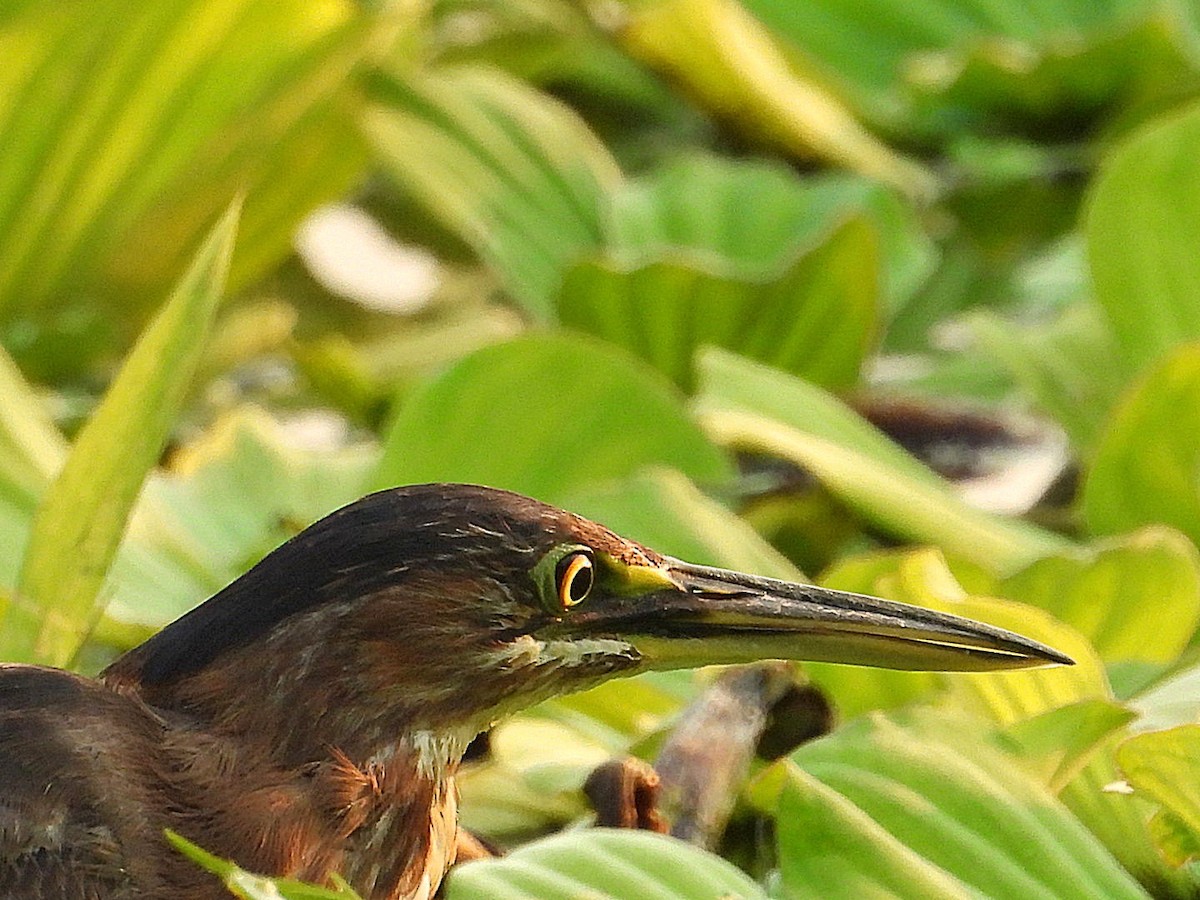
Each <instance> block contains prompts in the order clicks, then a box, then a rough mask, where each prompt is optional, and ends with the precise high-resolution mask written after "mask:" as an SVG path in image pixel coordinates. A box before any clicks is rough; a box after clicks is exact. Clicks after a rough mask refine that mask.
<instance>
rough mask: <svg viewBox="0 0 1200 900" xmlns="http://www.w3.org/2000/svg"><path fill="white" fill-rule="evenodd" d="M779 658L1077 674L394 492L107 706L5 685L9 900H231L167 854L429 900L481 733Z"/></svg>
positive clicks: (44, 672)
mask: <svg viewBox="0 0 1200 900" xmlns="http://www.w3.org/2000/svg"><path fill="white" fill-rule="evenodd" d="M764 658H778V659H810V660H828V661H834V662H845V663H857V664H866V665H874V666H885V667H890V668H902V669H931V670H946V671H949V670H963V671H982V670H990V669H1009V668H1019V667H1024V666H1037V665H1045V664H1051V663H1070V662H1071V661H1070V659H1068V658H1067V657H1065V656H1063V655H1062V654H1061V653H1058V652H1057V651H1055V650H1052V649H1051V648H1049V647H1046V646H1043V645H1041V644H1039V643H1036V642H1034V641H1031V640H1028V639H1026V638H1024V637H1021V636H1019V635H1016V634H1013V633H1011V632H1007V631H1003V630H1001V629H998V628H993V627H990V626H988V625H982V624H978V623H975V622H972V621H970V620H967V619H962V618H958V617H955V616H950V615H944V614H941V613H937V612H932V611H928V610H924V609H919V608H915V607H910V606H905V605H902V604H898V603H891V602H887V601H883V600H878V599H874V598H871V597H866V596H861V595H857V594H849V593H842V592H838V591H832V590H826V589H823V588H818V587H814V586H812V585H806V584H792V583H788V582H783V581H776V580H772V579H769V578H760V577H756V576H753V575H744V574H740V573H736V572H729V571H725V570H722V569H714V568H707V567H704V566H695V565H689V564H687V563H683V562H680V561H678V560H675V559H671V558H669V557H665V556H662V555H660V554H658V553H656V552H655V551H653V550H651V549H649V548H647V547H644V546H641V545H640V544H637V543H634V542H633V541H629V540H625V539H624V538H621V537H618V536H617V535H615V534H613V533H612V532H611V531H609V530H608V529H606V528H604V527H603V526H601V525H598V524H596V523H594V522H591V521H588V520H587V519H584V518H581V517H579V516H576V515H573V514H571V513H568V512H564V511H563V510H560V509H556V508H554V507H552V506H547V505H545V504H543V503H539V502H537V501H535V500H530V499H528V498H526V497H522V496H519V495H517V494H512V493H508V492H505V491H499V490H495V489H491V488H484V487H476V486H469V485H452V484H431V485H419V486H410V487H401V488H396V489H394V490H388V491H382V492H380V493H377V494H372V495H370V496H368V497H365V498H363V499H362V500H359V501H357V502H355V503H352V504H350V505H349V506H347V507H345V508H343V509H341V510H339V511H337V512H335V513H333V514H331V515H330V516H328V517H326V518H325V519H323V520H321V521H319V522H317V523H316V524H315V525H313V526H312V527H310V528H308V529H307V530H305V531H303V532H302V533H300V534H299V535H297V536H296V537H295V538H293V539H292V540H290V541H288V542H287V543H285V544H284V545H282V546H281V547H279V548H278V549H276V550H275V551H274V552H272V553H270V554H269V555H268V556H266V557H265V558H264V559H263V560H262V561H261V562H259V563H258V564H257V565H256V566H254V568H252V569H251V570H250V571H249V572H248V573H246V574H245V575H244V576H242V577H241V578H239V579H238V580H236V581H234V582H233V583H232V584H230V585H229V586H228V587H226V588H225V589H224V590H222V591H220V592H219V593H217V594H216V595H215V596H213V597H212V598H211V599H209V600H208V601H206V602H205V603H203V604H201V605H200V606H198V607H197V608H196V609H194V610H192V611H191V612H189V613H188V614H187V615H185V616H183V617H182V618H181V619H179V620H177V621H176V622H174V623H173V624H171V625H169V626H167V627H166V628H165V629H163V630H162V631H161V632H159V633H158V634H156V635H155V636H154V637H152V638H150V639H149V640H148V641H146V642H145V643H144V644H142V645H141V646H139V647H137V648H135V649H133V650H131V651H130V652H129V653H127V654H125V655H124V656H122V657H121V658H120V659H118V660H117V661H116V662H114V663H113V664H112V665H111V666H109V667H108V668H107V669H106V670H105V671H104V672H103V673H101V675H100V676H99V678H98V679H96V680H91V679H87V678H83V677H80V676H77V675H72V674H69V673H67V672H63V671H59V670H56V669H47V668H40V667H36V666H25V665H6V666H3V667H0V897H4V898H18V897H19V898H22V900H38V898H51V897H53V898H56V900H60V898H126V897H128V898H134V897H177V898H209V897H220V896H225V894H224V892H223V891H224V889H223V888H222V887H221V885H220V884H219V883H218V882H217V880H216V879H215V878H213V877H212V876H210V875H208V874H206V873H204V872H202V871H201V870H199V869H198V868H196V867H194V866H193V864H192V863H191V862H190V861H188V860H187V859H185V858H184V857H182V856H180V855H179V854H177V853H175V852H174V851H172V850H171V849H169V847H168V845H167V844H166V842H165V840H164V836H163V832H164V829H166V828H171V829H174V830H175V831H177V832H179V833H180V834H182V835H184V836H185V837H187V838H188V839H190V840H192V841H194V842H196V843H197V844H199V845H200V846H202V847H205V848H206V849H208V850H210V851H212V852H214V853H217V854H220V855H223V856H226V857H229V858H232V859H234V860H236V861H237V862H239V863H240V864H241V865H242V866H244V867H246V868H248V869H252V870H255V871H258V872H263V873H268V874H277V875H287V876H291V877H295V878H301V879H305V880H309V881H315V882H324V881H326V880H327V879H328V878H329V876H330V875H331V873H335V872H338V873H341V874H342V875H343V876H344V877H345V878H346V879H347V880H348V881H349V882H350V884H351V885H353V886H354V887H355V888H356V889H357V890H358V891H359V892H360V893H361V894H362V895H363V896H364V897H369V898H428V897H431V896H432V895H433V893H434V892H435V891H436V890H437V887H438V885H439V883H440V882H441V880H442V876H443V875H444V874H445V872H446V869H447V868H448V866H449V865H450V864H451V863H452V862H453V861H454V856H455V849H456V840H457V812H456V793H455V788H454V775H455V771H456V768H457V767H458V765H459V762H460V759H461V757H462V754H463V751H464V749H465V748H466V746H467V744H468V742H469V741H470V740H471V739H472V738H473V737H474V736H475V735H476V734H477V733H479V732H480V731H481V730H483V729H486V728H488V727H489V726H490V725H491V724H492V723H493V722H495V721H496V720H497V719H498V718H500V717H502V716H505V715H507V714H509V713H511V712H513V711H514V710H518V709H521V708H523V707H526V706H529V705H530V704H533V703H537V702H538V701H540V700H544V699H546V698H548V697H553V696H556V695H559V694H564V693H567V692H570V691H577V690H580V689H583V688H586V687H589V686H591V685H595V684H597V683H598V682H601V681H604V680H606V679H609V678H614V677H619V676H626V675H633V674H635V673H638V672H644V671H647V670H651V669H673V668H680V667H689V666H696V665H700V664H709V663H736V662H746V661H752V660H758V659H764Z"/></svg>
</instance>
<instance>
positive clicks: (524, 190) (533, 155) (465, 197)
mask: <svg viewBox="0 0 1200 900" xmlns="http://www.w3.org/2000/svg"><path fill="white" fill-rule="evenodd" d="M374 98H375V100H376V102H375V103H374V104H373V105H372V106H371V108H370V109H369V110H368V113H367V115H366V117H365V123H364V124H365V128H366V130H367V134H368V135H369V136H370V138H371V141H372V144H373V145H374V147H375V148H376V150H377V152H378V154H379V156H380V159H381V160H382V162H383V164H384V167H385V169H386V170H387V172H388V174H390V175H391V176H392V177H393V178H394V179H395V180H396V181H397V182H398V183H399V184H400V185H401V186H402V187H403V188H404V189H405V190H407V191H409V192H410V193H411V194H412V195H413V196H414V197H415V198H416V199H417V200H418V201H419V202H421V203H422V204H423V205H424V206H425V207H426V208H427V209H428V211H429V213H430V214H431V215H433V216H434V217H435V218H436V219H437V220H438V221H440V222H442V223H443V224H444V225H446V226H447V227H449V228H450V229H451V230H452V231H453V232H454V233H455V234H456V235H457V236H458V237H460V238H461V239H462V240H464V241H465V242H466V243H467V244H468V245H470V246H471V247H472V248H473V249H474V250H475V252H476V253H478V254H479V256H480V257H481V258H482V259H483V260H484V261H485V262H486V263H488V265H490V266H491V267H492V268H493V269H495V271H496V272H497V274H498V275H499V276H500V277H501V279H502V280H503V282H504V285H505V287H506V288H507V289H508V292H509V293H510V294H511V295H512V296H513V297H514V298H516V299H517V300H518V301H520V302H521V304H522V305H523V306H525V308H526V309H528V310H529V311H530V312H531V313H533V314H534V315H535V316H537V317H538V318H541V319H547V318H549V317H550V313H551V297H552V296H553V294H554V292H555V290H556V289H557V287H558V284H559V282H560V280H561V278H562V274H563V271H564V270H565V269H566V268H567V266H569V265H570V264H571V263H572V262H574V261H575V260H576V259H577V258H579V257H580V256H582V255H584V254H585V253H586V252H588V251H590V250H591V249H593V248H595V247H597V246H599V244H600V242H601V217H602V211H603V208H604V202H605V193H606V191H607V190H609V189H611V188H612V187H614V186H615V185H616V184H617V183H618V182H619V180H620V172H619V170H618V169H617V166H616V163H615V162H614V161H613V160H612V158H611V157H610V156H609V155H608V152H607V151H606V150H605V149H604V147H603V145H602V144H601V143H600V142H599V140H597V138H596V137H595V136H594V135H593V134H592V133H591V132H590V131H589V130H588V128H587V126H586V125H585V124H584V123H583V121H582V120H581V119H579V118H578V117H577V116H576V115H575V113H573V112H572V111H571V110H570V109H569V108H567V107H566V106H564V105H563V104H561V103H559V102H558V101H556V100H553V99H551V98H550V97H549V96H547V95H545V94H542V93H540V92H538V91H536V90H534V89H532V88H530V87H527V86H526V85H524V84H522V83H520V82H518V81H515V80H512V79H510V78H509V77H508V76H505V75H504V74H503V73H502V72H500V71H498V70H490V69H483V68H472V67H461V68H446V69H442V70H439V71H437V72H434V73H431V74H425V75H420V76H412V77H411V78H410V79H409V80H408V81H403V82H402V81H399V80H390V81H381V82H378V83H377V85H376V89H375V91H374Z"/></svg>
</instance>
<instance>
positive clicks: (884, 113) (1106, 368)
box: [0, 0, 1200, 898]
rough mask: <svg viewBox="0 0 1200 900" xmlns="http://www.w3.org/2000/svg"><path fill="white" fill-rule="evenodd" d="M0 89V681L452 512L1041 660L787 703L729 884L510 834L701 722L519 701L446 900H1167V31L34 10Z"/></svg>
mask: <svg viewBox="0 0 1200 900" xmlns="http://www.w3.org/2000/svg"><path fill="white" fill-rule="evenodd" d="M0 58H3V59H4V61H5V64H4V66H3V71H2V72H0V134H3V135H4V148H5V152H4V153H3V154H2V155H0V343H2V346H3V350H2V352H0V622H2V625H0V650H2V652H3V654H4V655H5V656H6V657H8V658H12V659H19V660H24V661H34V662H52V663H58V664H62V663H68V662H69V663H70V664H72V665H74V666H75V667H76V668H78V669H81V670H84V671H95V670H96V669H98V668H99V667H100V666H102V665H103V664H104V663H105V662H107V661H108V660H110V659H111V658H112V657H113V656H114V655H115V654H117V653H119V652H121V651H122V650H124V649H126V648H128V647H129V646H131V645H132V644H134V643H136V642H137V641H139V640H141V639H143V638H144V637H145V636H146V635H147V634H148V633H150V632H151V631H152V630H153V629H154V628H157V627H160V626H161V625H162V624H164V623H166V622H168V621H170V620H171V619H173V618H174V617H176V616H178V615H180V614H181V613H183V612H184V611H186V610H187V609H189V608H190V607H191V606H193V605H194V604H196V603H198V602H200V601H201V600H203V599H204V598H205V597H206V596H208V595H210V594H211V593H213V592H214V591H216V590H217V589H219V588H220V587H221V586H222V585H224V584H225V583H227V582H228V581H229V580H230V579H232V578H234V577H236V576H237V575H238V574H239V573H240V572H242V571H244V570H245V569H246V568H247V567H248V566H250V565H251V564H253V562H255V561H256V560H257V559H258V558H259V557H260V556H261V555H262V554H264V553H265V552H267V551H268V550H270V549H271V548H272V547H273V546H275V545H276V544H278V543H279V542H281V541H282V540H284V539H286V538H287V537H289V536H290V535H292V534H294V533H295V532H297V531H298V530H300V529H302V528H303V527H305V526H306V525H307V524H308V523H310V522H312V521H313V520H314V519H316V518H318V517H319V516H321V515H323V514H324V513H326V512H328V511H330V510H332V509H334V508H336V507H337V506H339V505H341V504H343V503H346V502H348V501H350V500H352V499H353V498H354V497H356V496H358V495H359V494H361V493H363V492H364V491H366V490H368V489H370V488H376V487H385V486H389V485H392V484H396V483H402V482H407V481H414V480H435V479H436V480H474V481H482V482H487V483H490V484H494V485H497V486H501V487H508V488H512V489H516V490H521V491H524V492H526V493H530V494H533V495H535V496H538V497H541V498H544V499H547V500H549V501H552V502H555V503H559V504H561V505H566V506H568V507H570V508H573V509H576V510H578V511H579V512H581V513H584V514H587V515H591V516H593V517H596V518H599V519H601V520H603V521H605V522H606V523H607V524H609V525H610V526H612V527H614V528H615V529H617V530H618V531H622V532H624V533H626V534H628V535H630V536H632V537H635V538H639V539H641V540H644V541H646V542H647V543H649V544H651V545H653V546H655V547H656V548H657V549H659V550H661V551H664V552H667V553H672V554H675V555H678V556H681V557H685V558H689V559H693V560H696V561H698V562H705V563H711V564H716V565H723V566H728V567H733V568H739V569H745V570H752V571H756V572H761V573H764V574H770V575H776V576H779V577H785V578H796V577H800V573H801V570H807V571H808V572H809V574H810V575H816V576H820V577H821V578H822V580H823V581H824V582H825V583H828V584H830V585H832V586H836V587H839V588H844V589H850V590H858V591H865V592H869V593H874V594H878V595H881V596H885V597H891V598H895V599H899V600H903V601H906V602H910V603H917V604H920V605H924V606H929V607H934V608H938V609H944V610H948V611H952V612H956V613H959V614H964V615H969V616H973V617H976V618H979V619H983V620H986V621H989V622H993V623H995V624H998V625H1001V626H1004V627H1009V628H1012V629H1014V630H1017V631H1020V632H1022V633H1025V634H1028V635H1030V636H1031V637H1035V638H1039V639H1041V640H1044V641H1046V642H1048V643H1050V644H1053V645H1054V646H1056V647H1059V648H1060V649H1063V650H1065V651H1067V652H1069V653H1070V654H1071V655H1072V656H1074V657H1075V659H1076V660H1077V661H1078V663H1079V664H1078V665H1077V666H1075V667H1074V668H1072V669H1053V670H1039V671H1030V672H1021V673H1013V674H1000V675H962V676H941V675H935V674H928V673H903V672H886V671H878V670H869V669H855V668H850V667H836V666H830V665H812V666H806V667H805V671H804V676H803V677H805V678H808V679H811V681H812V682H814V683H815V684H817V685H819V686H820V688H821V689H822V690H823V691H824V692H825V693H826V694H827V695H828V696H829V698H830V699H831V701H832V702H833V703H834V705H835V706H836V707H837V709H838V710H839V711H840V714H841V716H842V719H843V720H844V724H843V725H841V726H840V727H839V728H837V729H835V731H834V732H833V733H832V734H831V735H829V736H827V737H825V738H822V739H819V740H817V741H815V742H813V743H811V744H809V745H806V746H804V747H801V748H800V749H798V750H796V751H795V752H793V753H792V754H791V755H789V756H788V757H786V758H785V759H783V760H780V761H776V762H774V763H772V764H770V765H760V766H759V767H758V771H757V772H756V774H755V775H754V776H753V777H752V778H751V780H750V782H749V783H748V784H747V785H746V786H745V788H744V790H743V796H742V797H741V798H740V800H741V802H740V804H739V806H738V809H737V810H736V811H735V815H734V823H735V824H734V827H731V829H730V835H729V837H728V840H727V842H726V844H725V846H723V847H722V848H720V850H721V852H722V853H723V854H724V855H725V857H726V859H722V858H721V857H720V856H718V855H716V854H713V853H708V852H706V851H701V850H698V849H693V848H684V847H682V846H680V845H677V844H675V843H672V842H671V841H670V840H668V839H666V838H661V837H657V836H653V835H640V834H615V833H610V832H603V831H593V832H589V831H579V830H568V831H566V832H564V833H558V834H552V833H553V832H558V831H560V829H562V827H563V826H566V825H570V824H575V823H578V822H579V821H581V820H584V819H585V818H586V812H585V810H586V806H585V804H584V803H583V801H582V797H581V794H580V785H581V784H582V781H583V779H584V778H585V777H586V774H587V772H588V771H589V769H590V768H591V767H592V766H594V765H595V764H596V763H597V762H598V761H600V760H602V759H604V758H606V757H607V756H610V755H614V754H623V753H634V754H637V755H640V756H643V757H644V758H647V759H652V758H653V756H654V752H655V750H656V748H657V747H658V746H659V745H660V744H661V743H662V740H663V739H664V736H665V735H666V734H667V733H669V731H670V729H671V726H672V723H673V721H674V719H675V717H676V716H678V714H679V712H680V711H681V710H682V708H683V707H684V706H685V705H686V704H687V702H688V701H689V700H690V699H691V698H692V697H694V696H695V695H696V694H697V692H698V691H700V690H702V689H703V685H704V676H703V675H693V674H691V673H686V672H684V673H662V674H657V675H654V676H648V677H643V678H640V679H636V680H634V681H631V682H624V683H615V684H609V685H603V686H601V687H599V688H596V689H594V690H592V691H590V692H587V693H584V694H580V695H577V696H573V697H566V698H560V699H557V700H554V701H551V702H548V703H546V704H543V705H542V706H539V707H538V708H536V709H534V710H530V711H528V712H527V713H525V714H522V715H521V716H518V717H516V718H514V719H511V720H509V721H508V722H505V723H503V724H501V725H500V726H499V727H498V729H497V730H496V731H495V732H494V734H493V736H492V746H493V750H492V753H491V754H490V756H489V757H488V758H487V759H485V760H484V761H482V762H477V763H471V764H470V765H469V766H468V767H467V769H466V770H465V771H464V772H463V774H462V776H461V778H460V782H461V786H462V793H463V798H462V812H463V820H464V822H465V823H467V824H468V825H469V826H471V827H473V828H476V829H478V830H480V831H481V832H482V833H483V834H484V835H485V836H486V837H487V838H489V839H490V840H492V841H495V842H497V843H498V844H500V845H503V846H507V847H513V848H517V849H515V851H514V852H513V854H512V855H511V856H510V857H508V858H506V859H503V860H497V861H484V862H477V863H472V864H470V865H467V866H464V867H462V869H461V870H459V871H457V872H455V873H454V874H452V876H451V878H450V880H449V883H448V887H447V891H446V895H447V896H448V897H450V898H470V897H492V896H499V895H501V893H505V892H507V893H508V894H512V895H515V894H522V895H537V896H545V897H554V896H568V895H573V892H578V891H579V890H585V889H586V890H588V891H591V892H592V893H593V894H594V895H595V896H614V897H626V896H633V895H635V894H636V895H639V896H641V895H642V894H643V891H644V890H650V889H652V890H653V891H655V892H656V893H655V894H654V895H655V896H663V897H675V896H678V897H689V898H691V897H702V896H712V897H716V896H734V895H736V896H745V897H756V896H766V895H770V896H787V897H792V896H796V897H808V896H822V897H830V896H832V897H837V896H845V897H858V896H864V895H865V894H867V893H887V894H889V895H893V896H912V897H922V898H923V897H929V896H947V897H961V896H978V895H986V896H995V897H1014V898H1017V897H1020V898H1024V897H1029V896H1060V897H1085V896H1087V897H1091V896H1104V897H1117V896H1121V897H1124V896H1129V897H1136V896H1145V895H1146V893H1147V892H1150V893H1152V894H1153V895H1155V896H1164V897H1187V896H1194V895H1195V894H1196V892H1197V891H1200V869H1197V868H1196V867H1197V860H1198V859H1200V812H1198V810H1200V800H1198V798H1197V794H1196V789H1195V785H1196V784H1197V783H1198V779H1197V775H1198V773H1197V770H1196V768H1197V759H1198V758H1200V739H1198V738H1197V729H1198V728H1200V699H1198V698H1200V637H1198V636H1197V626H1198V625H1200V554H1198V551H1197V544H1198V543H1200V477H1198V476H1197V470H1198V465H1200V461H1198V459H1197V452H1198V451H1197V450H1196V446H1197V442H1196V439H1195V435H1196V434H1197V433H1200V399H1198V398H1200V355H1198V354H1200V349H1198V347H1200V345H1197V344H1196V343H1195V342H1196V341H1197V340H1200V302H1198V301H1200V294H1198V293H1197V292H1198V290H1200V288H1198V287H1197V285H1200V272H1198V271H1197V259H1198V258H1200V257H1198V256H1197V254H1196V253H1195V248H1194V246H1193V244H1194V240H1195V234H1196V233H1197V232H1198V231H1200V175H1198V174H1197V171H1198V170H1197V167H1196V165H1195V160H1196V159H1198V158H1200V12H1198V10H1197V7H1196V5H1195V4H1194V3H1189V2H1186V0H1104V2H1095V0H1053V2H1049V3H1041V4H1033V5H1031V4H1028V3H1023V2H1019V0H991V2H988V3H973V2H967V0H930V2H926V3H922V4H917V5H915V6H914V5H913V4H906V3H901V2H899V0H867V2H864V0H810V2H805V3H796V2H791V0H629V2H626V3H605V4H580V3H572V2H570V0H504V2H501V0H430V2H428V3H418V2H416V0H381V2H373V3H365V2H364V3H356V2H352V0H319V2H306V3H295V2H291V0H285V2H282V3H275V4H261V3H251V2H249V0H219V2H210V3H197V2H195V0H161V2H158V3H155V4H150V5H145V6H142V7H137V8H129V9H127V8H126V7H125V6H120V7H118V6H117V5H116V4H115V3H114V2H112V0H94V2H91V3H88V4H78V3H66V4H64V3H52V2H50V0H22V2H18V3H9V4H8V5H6V6H5V7H4V8H3V10H2V11H0ZM239 203H240V213H235V212H227V211H228V210H230V209H232V208H235V207H237V206H238V204H239ZM330 204H334V205H333V206H331V205H330ZM347 209H349V210H352V211H354V212H355V213H356V215H357V219H355V220H354V221H356V222H360V224H358V225H353V224H347V219H346V217H345V216H343V217H341V219H340V221H341V224H340V225H338V226H336V227H334V226H329V225H328V222H329V221H332V220H333V219H335V218H337V217H336V216H330V215H328V213H329V212H330V211H331V210H333V211H338V210H341V211H343V212H344V211H345V210H347ZM364 220H365V221H366V222H367V223H369V227H367V226H363V225H362V224H361V222H362V221H364ZM323 223H325V224H323ZM822 573H823V574H822ZM739 822H740V823H741V825H742V826H743V827H742V828H741V831H740V832H738V823H739ZM764 823H766V824H765V825H764ZM738 833H740V834H741V837H740V838H739V837H738ZM746 835H752V837H749V838H747V837H746ZM747 842H749V844H751V845H752V846H750V847H749V848H748V847H747ZM181 846H182V847H184V850H185V852H188V853H189V854H190V855H192V856H193V857H195V858H196V859H197V860H198V862H200V863H201V864H204V865H206V866H208V867H210V868H212V869H213V871H216V872H217V873H218V874H220V875H221V876H222V877H223V878H224V879H225V880H226V882H227V884H228V885H229V886H230V889H231V890H232V891H234V892H235V893H237V894H238V895H240V896H245V897H257V896H294V897H333V896H349V894H347V893H346V892H345V891H343V890H341V889H340V888H339V887H338V886H337V885H333V886H323V887H320V888H313V887H305V886H302V885H296V884H290V883H286V882H278V883H275V882H271V881H269V880H264V879H258V878H256V877H255V876H253V875H252V874H250V873H245V872H241V871H240V870H238V869H237V868H236V867H234V866H231V865H230V864H228V863H224V862H222V861H220V860H214V859H212V858H211V857H207V856H205V855H204V854H203V853H202V851H200V850H199V849H198V848H188V847H186V846H184V845H183V844H181ZM730 861H734V862H736V863H738V864H739V865H741V866H742V867H743V868H744V869H745V871H744V872H739V871H738V870H737V869H736V868H735V867H734V866H733V865H732V864H731V862H730ZM590 895H591V894H589V896H590ZM647 896H648V894H647Z"/></svg>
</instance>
